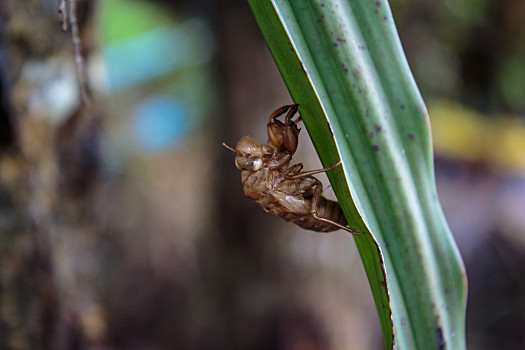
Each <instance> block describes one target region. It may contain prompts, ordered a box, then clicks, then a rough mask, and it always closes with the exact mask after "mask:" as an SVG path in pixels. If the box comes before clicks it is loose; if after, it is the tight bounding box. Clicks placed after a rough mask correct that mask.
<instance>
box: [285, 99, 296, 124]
mask: <svg viewBox="0 0 525 350" xmlns="http://www.w3.org/2000/svg"><path fill="white" fill-rule="evenodd" d="M289 107H290V110H289V111H288V113H287V114H286V117H285V118H284V125H292V123H293V122H292V117H293V116H294V115H295V114H296V113H297V109H298V108H299V105H298V104H294V105H291V106H289Z"/></svg>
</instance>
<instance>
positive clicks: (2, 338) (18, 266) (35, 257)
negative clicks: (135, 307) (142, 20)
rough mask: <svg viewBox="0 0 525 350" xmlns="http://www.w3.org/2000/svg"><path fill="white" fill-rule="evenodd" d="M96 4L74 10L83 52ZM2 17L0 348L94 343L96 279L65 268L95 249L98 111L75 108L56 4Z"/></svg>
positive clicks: (66, 40) (13, 1)
mask: <svg viewBox="0 0 525 350" xmlns="http://www.w3.org/2000/svg"><path fill="white" fill-rule="evenodd" d="M93 4H94V2H93V1H82V2H79V3H78V8H77V15H78V19H79V26H80V29H81V37H82V40H83V44H84V48H88V47H90V46H91V45H93V40H92V38H93V34H92V31H93V29H92V27H93V25H92V23H91V22H90V19H91V13H92V10H93ZM0 14H1V16H2V18H1V20H0V23H1V27H0V30H1V33H0V34H1V39H2V41H1V47H0V62H1V67H0V75H1V82H2V88H1V99H2V110H1V113H0V118H1V119H0V125H1V127H2V132H1V133H0V137H1V142H0V145H1V148H0V152H1V153H0V232H1V233H0V234H1V246H0V247H1V248H0V264H1V266H2V273H1V276H0V348H1V349H80V348H82V347H83V344H84V343H85V341H86V339H88V338H93V337H95V338H96V332H97V330H96V329H90V328H89V325H90V324H93V322H91V323H90V321H89V319H90V318H94V317H96V314H97V313H96V311H94V309H93V308H92V306H93V305H94V304H93V303H92V301H93V295H92V294H91V292H90V287H89V286H90V285H92V284H90V283H86V281H89V279H90V278H92V276H93V274H92V271H89V270H84V271H75V270H74V269H73V271H72V270H70V269H68V268H64V266H75V262H76V261H78V259H83V258H85V257H86V256H85V254H86V253H83V251H84V250H85V248H86V247H87V246H89V245H90V244H92V243H93V242H92V239H93V238H92V235H91V233H92V230H93V225H92V224H91V218H90V215H89V210H88V209H87V206H86V204H85V203H89V201H86V200H85V199H86V197H89V195H90V190H91V189H92V188H93V186H94V185H95V184H96V181H97V152H96V149H97V147H96V143H97V130H98V126H97V125H98V123H97V118H95V106H91V107H90V108H87V107H86V106H85V105H84V104H83V103H82V102H81V98H80V95H79V85H78V80H77V71H76V69H77V67H76V65H75V57H74V50H73V46H72V40H71V38H72V37H71V35H70V34H69V33H64V32H62V31H61V28H60V24H59V18H58V14H57V1H56V0H46V1H37V0H2V1H1V2H0ZM70 27H71V26H70ZM87 52H89V50H87V49H85V50H84V54H85V53H87ZM82 266H85V265H84V264H83V265H82ZM81 286H82V288H81ZM92 340H93V339H92Z"/></svg>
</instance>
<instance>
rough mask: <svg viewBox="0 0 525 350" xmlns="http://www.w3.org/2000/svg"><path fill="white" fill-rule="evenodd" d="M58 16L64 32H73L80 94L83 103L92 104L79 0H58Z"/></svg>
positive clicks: (72, 39)
mask: <svg viewBox="0 0 525 350" xmlns="http://www.w3.org/2000/svg"><path fill="white" fill-rule="evenodd" d="M58 18H59V20H60V25H61V27H62V30H63V31H64V32H66V31H68V30H69V31H70V32H71V41H72V42H73V49H74V50H75V63H76V66H77V77H78V83H79V87H80V96H81V99H82V103H83V104H84V105H86V106H90V105H91V104H92V103H91V92H90V88H89V82H88V77H87V72H86V65H85V62H84V56H83V55H82V41H81V39H80V31H79V28H78V17H77V1H76V0H58Z"/></svg>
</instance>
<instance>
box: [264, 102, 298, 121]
mask: <svg viewBox="0 0 525 350" xmlns="http://www.w3.org/2000/svg"><path fill="white" fill-rule="evenodd" d="M293 106H295V105H286V106H282V107H281V108H277V109H276V110H275V112H273V113H272V114H271V115H270V123H271V122H275V119H277V118H278V117H279V116H281V115H283V114H284V113H286V111H288V110H289V109H290V108H291V107H293Z"/></svg>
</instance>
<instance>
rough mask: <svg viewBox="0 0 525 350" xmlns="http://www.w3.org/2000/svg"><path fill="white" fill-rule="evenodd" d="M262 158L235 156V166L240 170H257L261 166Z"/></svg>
mask: <svg viewBox="0 0 525 350" xmlns="http://www.w3.org/2000/svg"><path fill="white" fill-rule="evenodd" d="M263 164H264V163H263V160H262V159H261V158H260V157H236V158H235V166H236V167H237V169H240V170H250V171H257V170H259V169H261V168H262V166H263Z"/></svg>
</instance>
